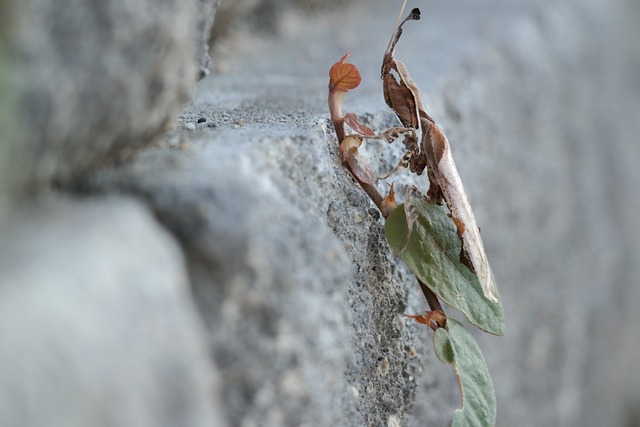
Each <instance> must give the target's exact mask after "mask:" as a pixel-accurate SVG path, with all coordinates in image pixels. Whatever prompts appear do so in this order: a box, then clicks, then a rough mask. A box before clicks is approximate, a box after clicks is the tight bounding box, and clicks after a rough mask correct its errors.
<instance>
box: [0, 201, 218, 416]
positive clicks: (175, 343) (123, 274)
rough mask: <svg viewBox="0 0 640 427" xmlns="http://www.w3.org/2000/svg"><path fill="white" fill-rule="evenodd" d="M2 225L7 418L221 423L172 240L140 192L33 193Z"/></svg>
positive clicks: (1, 345) (0, 318) (2, 400)
mask: <svg viewBox="0 0 640 427" xmlns="http://www.w3.org/2000/svg"><path fill="white" fill-rule="evenodd" d="M8 224H10V227H4V229H3V230H2V233H1V235H0V240H1V241H2V246H1V247H0V360H2V365H1V366H0V425H3V426H24V427H29V426H33V427H36V426H43V425H47V426H60V427H62V426H65V427H80V426H89V425H91V426H104V427H107V426H113V427H115V426H124V425H130V426H133V425H135V426H141V427H145V426H149V427H151V426H153V427H158V426H167V427H176V426H184V427H187V426H189V427H191V426H203V427H204V426H212V425H216V426H218V425H225V423H224V421H225V420H224V419H223V418H221V413H220V411H219V408H217V407H215V402H216V400H215V394H214V391H215V390H214V389H213V387H214V386H215V385H217V381H216V377H215V376H214V371H213V368H212V365H211V363H210V360H209V358H208V356H207V352H206V346H205V345H204V330H203V328H202V325H201V323H200V321H199V319H198V318H197V316H196V315H195V312H194V309H193V302H192V300H191V298H190V296H189V292H188V279H187V275H186V272H185V269H184V264H183V259H182V256H181V253H180V251H179V249H178V248H177V246H176V244H175V242H174V241H173V239H172V238H170V237H169V236H168V235H167V233H166V232H164V230H162V229H161V228H160V227H159V226H158V225H157V223H156V222H155V220H154V219H153V218H152V217H151V216H150V215H149V213H148V212H147V211H146V210H145V209H144V208H143V207H142V206H141V205H140V204H138V203H133V202H132V201H130V200H124V199H120V198H107V199H105V200H100V201H98V200H87V201H84V202H82V203H79V202H74V201H71V200H55V201H54V200H51V201H48V202H37V203H36V202H34V203H30V204H28V205H27V206H22V207H21V208H20V209H19V210H16V211H15V212H14V216H12V217H11V218H10V219H9V222H8Z"/></svg>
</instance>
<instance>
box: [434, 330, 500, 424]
mask: <svg viewBox="0 0 640 427" xmlns="http://www.w3.org/2000/svg"><path fill="white" fill-rule="evenodd" d="M433 347H434V349H435V351H436V355H437V356H438V359H440V360H441V361H442V362H444V363H448V364H449V365H451V366H453V368H454V369H455V371H456V375H457V376H458V384H459V386H460V395H461V397H462V408H460V409H457V410H456V411H455V412H454V413H453V420H452V422H451V426H452V427H468V426H477V427H491V426H495V424H496V396H495V391H494V389H493V383H492V382H491V377H490V376H489V369H488V368H487V363H486V362H485V360H484V357H482V352H481V350H480V347H478V344H477V343H476V341H475V340H474V339H473V336H472V335H471V334H470V333H469V332H468V331H467V330H466V329H465V328H464V326H462V325H461V324H460V323H459V322H457V321H456V320H454V319H447V324H446V326H445V327H444V328H438V329H437V330H436V331H435V334H434V335H433Z"/></svg>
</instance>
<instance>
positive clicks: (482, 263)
mask: <svg viewBox="0 0 640 427" xmlns="http://www.w3.org/2000/svg"><path fill="white" fill-rule="evenodd" d="M426 127H427V128H426V129H423V136H422V148H423V149H424V151H425V153H426V154H427V160H428V161H429V169H430V170H431V171H433V178H434V179H435V181H436V183H437V186H438V188H440V189H441V191H442V196H443V197H444V200H445V202H446V203H447V206H448V207H449V210H450V211H451V215H452V216H453V221H454V223H455V225H456V229H457V233H458V237H459V238H460V240H461V241H462V253H461V254H460V260H461V261H462V262H463V263H464V264H465V265H467V267H469V269H470V270H471V271H473V272H475V273H476V274H477V276H478V279H479V281H480V284H481V285H482V290H483V292H484V295H485V297H487V299H489V300H490V301H493V302H498V297H497V293H496V289H495V282H494V280H493V274H492V272H491V268H490V267H489V261H488V260H487V255H486V253H485V250H484V245H483V243H482V237H481V236H480V229H479V228H478V224H477V223H476V218H475V216H474V215H473V210H472V209H471V205H470V204H469V200H468V198H467V194H466V192H465V190H464V186H463V185H462V180H461V179H460V175H459V174H458V169H457V168H456V165H455V163H454V161H453V156H452V155H451V149H450V147H449V141H448V140H447V137H446V136H445V134H444V133H443V132H442V131H441V130H440V128H438V126H436V125H435V123H430V124H428V125H427V126H426ZM430 178H431V177H430Z"/></svg>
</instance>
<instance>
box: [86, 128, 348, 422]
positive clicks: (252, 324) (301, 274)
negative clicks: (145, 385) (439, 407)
mask: <svg viewBox="0 0 640 427" xmlns="http://www.w3.org/2000/svg"><path fill="white" fill-rule="evenodd" d="M243 129H244V128H242V129H237V132H236V130H235V129H234V128H233V127H231V131H230V132H229V131H228V132H227V133H226V134H227V137H223V138H221V139H219V140H217V141H216V142H215V143H214V144H213V145H212V146H211V147H207V149H203V150H197V154H196V155H191V154H190V153H189V151H191V149H190V148H188V147H182V148H183V150H187V151H186V152H184V151H176V150H174V149H169V148H164V149H157V150H152V151H148V152H145V154H144V155H143V156H142V157H141V158H140V159H139V161H137V162H136V163H135V164H133V165H130V166H128V167H123V168H120V169H118V170H114V171H111V172H109V173H102V174H100V176H98V177H97V178H96V180H95V182H94V183H93V188H94V190H95V189H99V190H100V191H107V192H112V191H126V192H132V193H133V194H137V195H139V196H140V197H142V198H143V200H145V201H147V203H149V205H150V206H151V207H152V208H153V209H154V211H155V213H156V216H157V217H158V218H159V219H160V221H162V223H163V224H164V225H165V226H166V227H167V228H168V229H169V230H171V231H172V232H173V233H174V234H175V235H176V236H177V237H178V238H179V240H180V241H181V242H182V244H183V247H184V248H185V252H186V254H187V258H188V260H189V268H190V277H191V280H192V284H193V287H194V293H195V296H196V300H197V302H198V305H199V307H200V312H201V314H202V316H203V317H204V318H205V320H206V322H207V325H208V327H209V333H210V337H211V343H212V348H211V354H212V355H213V358H214V360H215V362H216V364H217V366H218V367H219V369H220V371H221V373H222V375H221V380H222V382H223V386H222V389H223V391H224V395H223V396H224V407H225V409H226V411H227V416H228V417H229V420H230V423H231V424H232V425H265V426H279V425H318V426H329V425H341V424H343V422H344V421H343V420H342V418H343V417H342V416H343V414H342V412H341V411H336V410H335V408H338V407H340V405H341V400H342V399H343V398H347V399H348V400H349V401H353V397H352V396H351V397H349V395H348V394H347V390H348V387H347V384H346V383H345V378H344V375H343V373H344V370H345V369H346V366H347V363H348V361H349V359H350V355H351V354H352V347H351V339H350V336H349V333H348V330H349V321H348V306H349V301H348V298H347V288H348V286H349V279H350V278H351V276H352V274H351V271H350V268H349V264H348V262H347V260H346V257H345V255H344V251H343V249H342V247H341V246H340V245H339V244H338V242H337V241H336V240H335V238H334V237H333V236H332V235H331V233H330V231H329V229H328V228H327V227H326V225H325V224H323V222H321V221H319V220H318V217H317V214H316V212H314V208H315V206H308V207H307V208H306V209H300V208H299V207H297V206H296V205H294V204H292V202H291V200H290V199H289V198H288V197H285V195H283V193H282V191H281V189H279V188H278V187H277V186H276V185H275V182H274V180H272V177H270V176H268V175H265V174H264V173H263V172H259V171H261V170H264V169H265V168H267V167H269V168H271V166H270V165H269V166H267V165H265V164H264V162H263V161H262V160H261V158H262V159H264V158H265V157H264V154H265V151H264V150H265V149H266V150H268V147H269V146H268V145H264V144H258V141H257V140H255V139H251V138H250V137H249V135H255V134H254V132H253V131H252V130H249V129H247V130H246V131H243ZM282 129H283V130H288V129H289V128H287V127H284V128H282ZM191 134H196V135H199V133H194V132H191ZM243 136H246V137H247V139H245V140H244V143H243V142H242V140H243ZM237 137H239V138H240V139H239V140H238V139H237ZM231 141H238V142H239V143H240V146H239V145H238V144H237V143H231ZM209 142H210V141H209V140H207V139H205V138H201V135H200V137H197V139H193V140H191V141H190V146H196V145H197V146H201V148H202V146H203V145H205V144H208V143H209ZM266 142H267V144H276V145H277V146H279V147H281V149H283V150H291V151H292V155H293V156H295V157H296V158H297V156H304V157H305V162H306V163H305V164H309V165H310V164H311V162H312V161H313V160H314V158H313V156H311V155H309V154H305V153H304V152H301V151H300V150H299V147H298V145H297V142H298V141H297V139H296V138H291V137H285V136H283V137H282V138H281V139H273V140H269V141H266ZM318 142H320V145H317V146H316V148H315V151H320V152H324V146H323V145H322V143H321V141H318ZM292 162H293V163H292V165H291V166H292V168H291V169H289V170H290V171H292V172H293V171H295V170H297V167H296V165H297V162H296V161H295V160H293V159H292ZM278 164H280V165H281V166H282V163H280V162H278ZM321 167H323V168H327V167H329V165H328V164H327V161H326V158H325V160H324V162H323V166H321ZM327 172H329V170H327ZM316 179H317V177H316V176H315V175H309V176H307V177H304V176H300V180H299V181H298V182H297V183H296V185H297V186H299V187H305V188H310V189H314V188H315V181H316ZM323 181H324V182H325V183H327V180H326V179H323ZM279 182H282V181H281V180H279ZM314 191H315V190H314ZM316 201H317V199H315V200H314V203H315V202H316ZM326 208H327V206H324V208H323V209H326Z"/></svg>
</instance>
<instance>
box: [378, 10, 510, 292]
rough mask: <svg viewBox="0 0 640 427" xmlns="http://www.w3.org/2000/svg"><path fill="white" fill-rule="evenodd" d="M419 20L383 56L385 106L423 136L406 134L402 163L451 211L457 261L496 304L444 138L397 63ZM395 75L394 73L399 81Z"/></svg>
mask: <svg viewBox="0 0 640 427" xmlns="http://www.w3.org/2000/svg"><path fill="white" fill-rule="evenodd" d="M417 19H420V11H419V10H418V9H414V10H412V11H411V14H409V16H408V17H407V18H405V20H404V21H402V23H400V25H398V27H397V30H396V31H395V33H394V35H393V37H392V39H391V41H390V43H389V47H388V48H387V51H386V52H385V56H384V59H383V62H382V70H381V72H382V79H383V92H384V98H385V102H386V103H387V105H389V107H391V109H392V110H393V111H394V112H395V113H396V115H397V116H398V118H399V119H400V121H401V122H402V123H403V124H404V125H405V126H406V127H413V128H419V129H420V130H421V131H422V142H421V144H418V143H417V140H412V139H411V138H410V137H409V135H407V136H406V137H405V141H404V144H405V146H406V147H407V154H408V157H407V158H406V159H403V161H405V162H406V163H407V164H408V166H409V168H410V170H411V171H412V172H415V173H416V174H418V175H419V174H421V173H422V171H423V170H424V168H425V166H426V167H427V171H428V174H429V182H430V187H429V191H428V193H427V194H428V196H429V197H430V198H431V200H432V201H434V202H436V203H441V202H442V200H444V201H445V202H446V203H447V206H448V207H449V210H450V211H451V214H452V217H453V221H454V223H455V225H456V229H457V233H458V237H459V238H460V240H461V242H462V252H461V253H460V261H461V262H462V263H463V264H465V265H466V266H467V267H469V269H470V270H471V271H472V272H474V273H475V274H477V276H478V280H479V281H480V284H481V286H482V290H483V293H484V295H485V297H486V298H487V299H489V300H490V301H493V302H498V298H497V292H496V289H495V283H494V282H493V276H492V273H491V269H490V267H489V263H488V261H487V256H486V253H485V251H484V245H483V243H482V239H481V237H480V230H479V228H478V225H477V223H476V220H475V217H474V215H473V211H472V210H471V206H470V205H469V201H468V199H467V195H466V193H465V191H464V187H463V185H462V181H461V179H460V175H459V174H458V170H457V169H456V166H455V163H454V162H453V157H452V155H451V149H450V147H449V142H448V141H447V137H446V136H445V135H444V133H443V132H442V131H441V130H440V128H438V126H436V124H435V121H434V120H433V119H432V118H431V117H430V116H429V114H427V112H426V109H425V108H424V104H423V103H422V99H421V97H420V90H419V89H418V86H417V85H416V84H415V82H414V81H413V80H412V79H411V76H410V75H409V71H408V70H407V68H406V66H405V65H404V64H403V63H402V62H400V61H397V60H396V59H395V48H396V44H397V43H398V41H399V40H400V36H401V35H402V26H403V25H404V23H405V22H407V21H409V20H417ZM393 71H395V72H396V73H397V75H398V77H399V81H398V80H397V79H396V76H395V75H394V74H393ZM416 191H417V190H416ZM406 200H410V198H408V197H406V198H405V210H406V215H407V223H408V225H409V230H411V226H412V225H413V222H410V220H411V217H413V214H412V213H411V211H412V209H411V205H410V203H407V202H406ZM413 221H415V219H414V220H413ZM405 246H406V244H405Z"/></svg>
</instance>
